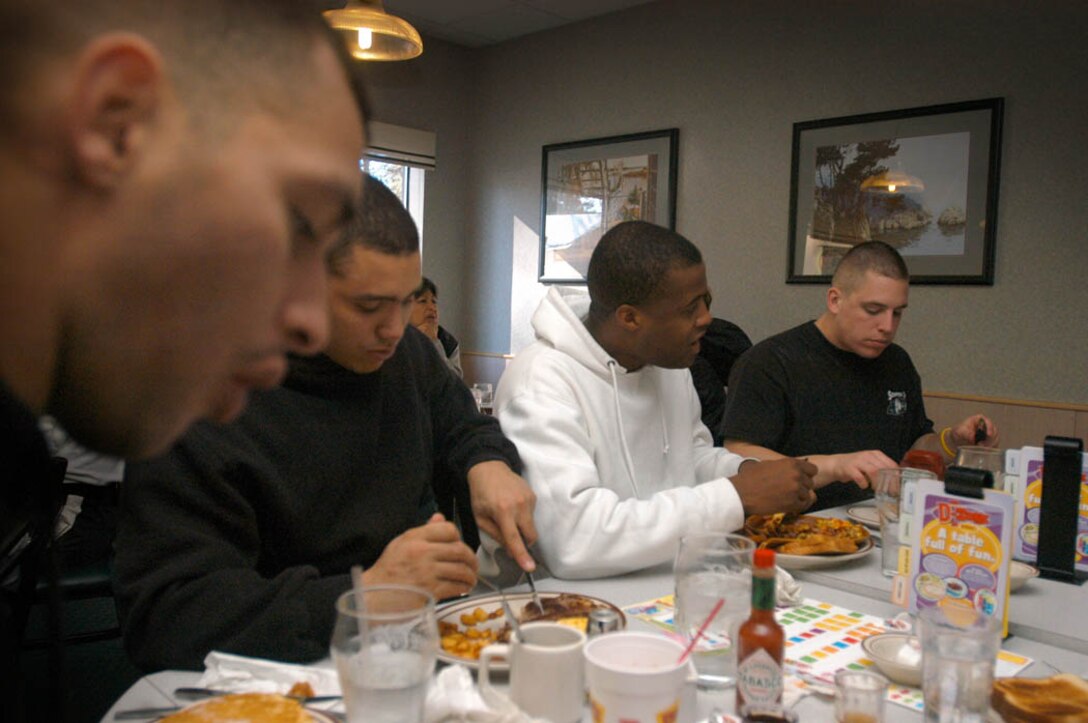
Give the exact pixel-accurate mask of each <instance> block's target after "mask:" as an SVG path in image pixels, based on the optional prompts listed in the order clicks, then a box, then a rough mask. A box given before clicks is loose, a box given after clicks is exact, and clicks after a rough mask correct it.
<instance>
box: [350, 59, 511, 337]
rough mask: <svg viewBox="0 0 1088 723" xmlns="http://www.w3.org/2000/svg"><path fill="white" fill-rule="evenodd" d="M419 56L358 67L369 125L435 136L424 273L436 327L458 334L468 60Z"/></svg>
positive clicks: (463, 274) (467, 279)
mask: <svg viewBox="0 0 1088 723" xmlns="http://www.w3.org/2000/svg"><path fill="white" fill-rule="evenodd" d="M424 51H425V52H424V53H423V55H421V56H420V57H419V58H417V59H415V60H411V61H407V62H400V63H358V64H357V65H356V67H357V68H358V70H359V73H360V75H361V76H362V78H363V80H364V82H365V83H366V87H367V91H368V95H369V100H370V105H371V116H372V118H374V119H375V120H379V121H382V122H384V123H395V124H397V125H402V126H407V127H409V128H420V129H423V130H428V131H433V132H434V133H435V134H436V138H437V149H436V152H437V154H438V167H437V169H435V170H434V171H431V172H429V173H428V174H427V180H426V188H425V191H424V199H425V206H424V216H423V273H424V274H425V275H427V276H429V277H431V279H433V280H434V282H435V284H436V285H437V286H438V294H439V301H440V317H441V322H442V325H443V326H445V327H447V328H449V329H450V330H452V331H454V333H456V334H459V333H460V331H459V330H461V329H463V328H465V327H466V326H467V322H466V321H465V319H466V309H467V307H466V305H465V304H463V303H461V301H460V300H461V299H463V298H464V295H465V293H467V291H466V290H467V289H468V288H469V287H470V286H471V284H473V283H474V281H473V279H472V276H471V274H469V273H468V271H467V270H466V266H465V246H466V235H465V223H466V220H467V219H468V214H467V212H466V209H467V207H468V205H469V203H470V201H469V198H470V193H471V189H470V188H469V186H468V184H467V183H466V178H467V171H466V168H468V167H469V166H470V165H471V163H472V158H471V156H470V155H469V154H470V148H471V146H470V142H469V134H470V132H471V127H470V115H471V110H472V107H473V102H474V101H473V94H474V82H473V71H472V63H471V59H472V58H473V57H474V56H473V54H472V52H471V51H470V50H468V49H466V48H462V47H459V46H456V45H452V44H449V43H444V42H442V41H441V40H432V39H430V38H427V39H425V41H424ZM506 283H507V284H508V285H509V283H510V279H509V274H508V275H507V280H506ZM469 348H473V347H469Z"/></svg>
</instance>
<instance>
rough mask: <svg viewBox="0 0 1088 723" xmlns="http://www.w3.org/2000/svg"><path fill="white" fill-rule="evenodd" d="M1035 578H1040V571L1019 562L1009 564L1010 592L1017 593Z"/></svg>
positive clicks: (1014, 561)
mask: <svg viewBox="0 0 1088 723" xmlns="http://www.w3.org/2000/svg"><path fill="white" fill-rule="evenodd" d="M1033 577H1039V570H1038V569H1036V568H1034V567H1032V566H1031V565H1029V564H1027V563H1026V562H1020V561H1019V560H1013V561H1012V562H1010V563H1009V592H1016V591H1017V590H1019V589H1020V588H1022V587H1023V586H1024V583H1025V582H1027V581H1028V580H1030V579H1031V578H1033Z"/></svg>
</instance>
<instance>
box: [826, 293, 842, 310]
mask: <svg viewBox="0 0 1088 723" xmlns="http://www.w3.org/2000/svg"><path fill="white" fill-rule="evenodd" d="M843 296H844V294H843V293H842V289H840V288H838V287H835V286H832V287H831V288H829V289H828V290H827V310H828V311H830V312H831V313H832V314H837V313H839V307H840V306H841V305H842V300H843Z"/></svg>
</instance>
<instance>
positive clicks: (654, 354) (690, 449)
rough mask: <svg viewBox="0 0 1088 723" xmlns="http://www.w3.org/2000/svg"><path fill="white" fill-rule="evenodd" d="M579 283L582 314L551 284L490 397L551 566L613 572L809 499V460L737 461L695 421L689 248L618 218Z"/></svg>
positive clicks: (658, 559)
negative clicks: (520, 468)
mask: <svg viewBox="0 0 1088 723" xmlns="http://www.w3.org/2000/svg"><path fill="white" fill-rule="evenodd" d="M587 280H588V285H589V304H588V309H587V305H586V303H585V300H584V299H580V300H574V301H571V300H568V299H567V298H564V297H563V296H562V295H561V294H560V293H559V291H558V290H557V289H554V288H553V289H552V290H551V291H549V293H548V295H547V296H546V297H545V298H544V300H543V301H542V302H541V304H540V307H539V308H538V309H537V311H536V313H535V314H534V315H533V328H534V329H535V330H536V336H537V340H536V341H535V342H533V344H531V345H530V346H529V347H528V348H527V349H525V350H524V351H523V352H521V353H520V354H518V356H517V358H515V359H514V361H513V362H512V363H511V364H510V366H509V367H508V368H507V370H506V372H505V373H504V374H503V377H502V379H501V380H500V382H499V390H498V396H497V399H496V405H495V409H496V413H497V414H498V417H499V421H500V422H501V423H502V427H503V431H504V432H505V433H506V434H507V436H509V437H510V439H511V440H513V441H514V443H515V444H516V445H517V446H518V451H519V452H520V453H521V456H522V459H524V460H525V470H526V478H527V479H528V480H529V483H530V484H531V485H533V489H534V491H535V492H536V493H537V499H538V502H537V526H538V528H539V529H541V530H543V531H544V534H543V535H542V536H541V539H540V545H539V547H540V550H541V552H542V554H543V558H544V562H545V563H546V564H547V566H548V567H549V569H550V570H551V571H552V572H553V573H554V574H555V575H556V576H558V577H567V578H588V577H599V576H602V575H618V574H621V573H624V572H629V571H632V570H638V569H641V568H645V567H651V566H653V565H657V564H659V563H662V562H665V561H667V560H671V559H672V558H673V556H674V555H675V554H676V547H677V544H678V543H679V540H680V537H681V536H682V535H684V534H686V533H689V532H699V531H723V532H729V531H733V530H736V529H738V528H740V527H741V526H742V524H743V523H744V517H745V515H746V514H752V513H771V512H780V511H797V510H802V509H804V508H806V507H808V505H809V504H811V503H812V500H813V494H812V490H811V487H812V480H811V479H810V476H811V474H812V473H814V472H815V468H813V467H812V465H809V464H807V463H805V462H801V461H797V460H781V461H777V462H773V463H760V462H757V461H754V460H745V459H744V458H743V457H739V456H737V455H735V454H731V453H730V452H729V451H727V450H725V449H722V448H721V447H714V446H713V443H712V440H711V436H710V432H709V430H707V428H706V426H705V425H704V424H703V423H702V421H700V405H699V399H698V397H697V396H696V392H695V387H694V385H693V384H692V381H691V374H690V373H689V372H688V367H689V366H690V365H691V363H692V362H693V361H694V359H695V356H696V354H698V352H699V340H700V339H701V338H702V336H703V334H704V333H705V332H706V329H707V327H708V326H709V325H710V320H711V316H710V308H709V307H710V291H709V290H708V289H707V283H706V267H705V266H704V265H703V258H702V254H700V253H699V250H698V249H697V248H695V246H694V245H693V244H692V243H691V242H690V241H688V240H687V239H685V238H684V237H683V236H681V235H680V234H677V233H675V232H672V231H669V230H667V229H664V228H661V227H659V226H655V225H653V224H650V223H646V222H644V221H628V222H624V223H621V224H618V225H617V226H615V227H613V228H612V229H610V230H609V231H608V232H607V233H606V234H605V235H604V236H603V237H602V238H601V241H600V243H599V244H598V245H597V247H596V249H595V250H594V252H593V257H592V258H591V259H590V262H589V273H588V279H587Z"/></svg>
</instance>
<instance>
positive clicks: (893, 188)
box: [861, 171, 926, 193]
mask: <svg viewBox="0 0 1088 723" xmlns="http://www.w3.org/2000/svg"><path fill="white" fill-rule="evenodd" d="M861 190H863V191H869V192H870V193H918V192H919V191H924V190H926V184H925V183H923V182H922V179H920V178H918V177H916V176H911V175H910V174H907V173H903V172H902V171H884V172H883V173H878V174H876V175H875V176H869V177H868V178H866V179H865V180H864V181H862V182H861Z"/></svg>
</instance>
